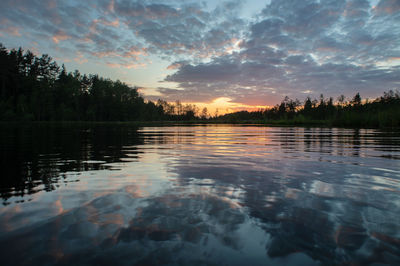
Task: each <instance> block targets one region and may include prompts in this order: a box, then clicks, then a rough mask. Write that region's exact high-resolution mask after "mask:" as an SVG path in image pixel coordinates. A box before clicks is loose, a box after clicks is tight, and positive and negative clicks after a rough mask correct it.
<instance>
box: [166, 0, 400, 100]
mask: <svg viewBox="0 0 400 266" xmlns="http://www.w3.org/2000/svg"><path fill="white" fill-rule="evenodd" d="M389 2H390V1H381V2H380V3H379V4H378V6H377V7H376V8H378V7H380V6H385V7H386V6H387V5H389V6H390V8H389V9H390V11H391V10H396V8H397V4H396V5H395V4H394V3H393V2H390V3H389ZM376 8H375V9H376ZM380 8H381V7H380ZM374 12H376V11H374V8H372V7H371V6H370V4H369V2H368V1H361V0H356V1H313V0H308V1H295V2H293V1H285V0H283V1H282V0H280V1H274V0H273V1H271V3H270V4H269V5H267V6H266V7H265V8H264V9H263V11H262V12H261V16H260V18H259V20H258V21H255V22H254V23H252V24H250V25H249V33H248V34H247V36H246V37H245V40H244V41H242V42H241V44H240V48H241V50H240V51H239V52H236V53H233V54H231V55H222V56H220V57H217V58H213V59H212V60H211V61H210V62H208V63H199V64H186V65H182V66H180V67H179V68H178V69H177V70H176V72H175V73H173V74H171V75H169V76H167V77H166V78H165V81H168V82H177V83H178V84H179V87H180V88H181V89H185V91H188V92H190V93H191V94H192V95H194V97H195V98H196V97H198V98H199V99H202V98H203V95H209V94H216V97H230V98H231V99H232V101H236V102H240V103H243V104H262V103H264V104H271V103H273V102H272V101H271V99H273V100H275V103H276V95H279V96H280V97H282V98H283V97H284V96H285V95H289V96H291V97H299V98H301V99H303V98H304V92H309V93H312V92H315V93H316V94H319V93H324V94H325V95H329V96H337V95H339V94H342V93H345V94H349V93H350V94H353V93H356V92H357V91H359V92H360V93H361V94H362V95H366V96H368V95H375V96H377V95H376V94H377V92H378V91H379V90H380V92H379V93H382V91H383V90H387V89H392V88H398V87H399V85H400V78H399V77H400V67H398V65H397V66H393V65H390V64H387V65H383V66H382V64H380V65H378V62H388V61H390V58H396V57H398V56H399V55H400V48H399V46H398V44H399V43H400V37H399V36H400V34H399V33H400V32H398V30H396V29H393V27H392V31H389V30H388V28H387V27H390V25H393V24H392V23H393V21H394V19H396V17H393V16H392V17H391V16H386V17H379V18H378V17H376V16H375V17H374V15H373V13H374ZM389 13H390V12H386V14H389ZM360 26H361V28H360ZM384 43H385V44H384ZM244 88H250V89H244ZM216 91H217V93H216ZM162 93H163V94H165V93H166V92H165V91H162ZM176 93H177V94H176V95H175V96H178V92H176ZM173 94H174V91H168V97H173ZM179 94H180V95H182V94H183V95H184V94H185V93H184V92H182V91H179ZM271 96H272V97H271ZM314 96H316V95H314Z"/></svg>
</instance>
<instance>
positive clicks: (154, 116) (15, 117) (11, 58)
mask: <svg viewBox="0 0 400 266" xmlns="http://www.w3.org/2000/svg"><path fill="white" fill-rule="evenodd" d="M0 90H1V91H0V95H1V99H0V120H2V121H162V120H174V121H180V120H194V119H196V118H197V119H199V118H200V116H202V115H201V114H199V115H198V116H197V114H198V113H199V110H198V108H197V107H196V106H195V105H191V104H182V103H181V102H180V101H176V102H175V103H167V102H166V101H163V100H158V101H157V102H152V101H145V100H144V98H143V97H142V96H141V95H140V94H139V93H138V88H137V87H130V86H128V85H127V84H125V83H123V82H121V81H119V80H117V81H112V80H110V79H105V78H102V77H99V76H98V75H85V74H84V75H82V74H81V73H80V72H79V71H78V70H75V71H74V72H67V70H66V69H65V66H64V65H62V66H61V67H60V66H58V65H57V63H56V62H55V61H53V59H52V58H51V57H50V56H48V55H46V54H44V55H42V56H41V57H38V56H36V55H34V54H33V53H32V52H31V51H29V50H28V51H26V52H24V51H23V50H22V49H21V48H19V49H18V50H15V49H12V50H10V51H8V50H7V49H6V48H5V47H4V46H3V45H2V44H0ZM205 112H206V113H207V111H205ZM202 114H203V116H204V110H203V112H202Z"/></svg>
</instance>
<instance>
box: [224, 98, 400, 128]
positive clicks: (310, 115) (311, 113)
mask: <svg viewBox="0 0 400 266" xmlns="http://www.w3.org/2000/svg"><path fill="white" fill-rule="evenodd" d="M217 120H219V121H225V122H230V123H235V122H240V121H242V122H243V121H260V122H262V123H271V124H288V125H296V124H300V125H307V124H315V125H327V126H346V127H400V93H399V91H398V90H396V91H393V90H389V91H388V92H384V93H383V96H381V97H378V98H376V99H375V100H372V101H371V100H369V99H365V100H362V98H361V96H360V94H359V93H357V94H356V95H355V96H354V97H353V98H352V99H349V100H348V101H346V97H345V96H344V95H341V96H339V97H338V98H337V101H334V100H333V98H332V97H330V98H328V99H325V98H324V96H323V95H322V94H321V96H320V99H319V100H317V99H313V100H312V99H311V98H310V97H307V98H306V99H305V101H304V102H300V101H299V100H298V99H295V100H292V99H290V98H289V97H285V98H284V99H283V101H282V102H281V103H280V104H277V105H275V106H274V107H272V108H268V109H265V110H258V111H254V112H247V111H241V112H236V113H231V114H225V115H223V116H220V117H218V118H217Z"/></svg>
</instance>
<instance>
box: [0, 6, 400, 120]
mask: <svg viewBox="0 0 400 266" xmlns="http://www.w3.org/2000/svg"><path fill="white" fill-rule="evenodd" d="M0 43H2V44H3V45H4V46H5V47H7V48H8V49H11V48H18V47H22V48H23V49H25V50H27V49H29V50H31V51H32V52H34V53H36V54H37V55H41V54H49V55H50V56H51V57H52V58H53V59H55V60H56V61H57V63H58V64H59V65H61V64H65V66H66V67H67V70H68V71H73V70H75V69H79V70H80V72H81V73H86V74H99V75H100V76H103V77H106V78H110V79H113V80H116V79H119V80H121V81H123V82H125V83H127V84H129V85H132V86H138V87H140V88H141V89H140V93H141V94H142V95H143V96H144V97H145V98H146V99H149V100H157V99H159V98H161V99H164V100H167V101H170V102H172V101H176V100H180V101H181V102H183V103H194V104H196V105H198V106H199V107H202V106H207V107H208V108H209V110H210V111H212V112H215V109H216V108H218V109H219V113H220V114H221V113H224V112H232V111H237V110H243V109H247V110H254V109H258V108H264V107H266V106H273V105H275V104H277V103H279V102H280V101H281V100H282V99H283V98H284V97H285V96H289V97H290V98H292V99H295V98H298V99H300V100H304V99H305V98H306V97H307V96H310V97H312V98H319V96H320V94H323V95H324V96H325V97H334V98H336V97H337V96H339V95H341V94H343V95H345V96H346V97H347V99H350V98H351V97H353V96H354V95H355V94H356V93H357V92H359V93H360V94H361V96H362V97H363V98H370V99H373V98H376V97H378V96H380V95H382V93H383V92H384V91H388V90H390V89H393V90H396V89H400V0H380V1H379V0H349V1H345V0H301V1H298V0H269V1H259V0H247V1H236V0H232V1H215V0H214V1H191V0H181V1H177V0H164V1H153V0H143V1H138V0H99V1H90V0H88V1H81V0H80V1H77V0H69V1H61V0H60V1H59V0H1V2H0Z"/></svg>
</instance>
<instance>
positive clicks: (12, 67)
mask: <svg viewBox="0 0 400 266" xmlns="http://www.w3.org/2000/svg"><path fill="white" fill-rule="evenodd" d="M0 88H1V92H0V93H1V99H0V121H139V122H140V121H193V122H200V121H204V122H218V123H266V124H277V125H326V126H346V127H399V126H400V93H399V91H398V90H396V91H393V90H389V91H388V92H384V94H383V96H381V97H378V98H377V99H375V100H368V99H366V100H362V98H361V96H360V94H359V93H357V94H356V95H355V96H354V97H353V98H352V99H349V100H348V101H347V100H346V98H345V96H343V95H341V96H339V97H338V98H337V100H336V101H334V99H333V98H328V99H325V98H324V96H323V95H322V94H321V96H320V99H319V100H317V99H311V98H310V97H307V98H306V99H305V101H304V102H300V101H299V100H298V99H295V100H292V99H290V98H289V97H285V98H284V99H283V101H282V102H281V103H280V104H277V105H276V106H274V107H272V108H267V109H264V110H262V109H260V110H258V111H252V112H249V111H239V112H235V113H229V114H224V115H210V114H209V113H208V110H207V108H203V109H202V110H201V111H200V110H199V108H198V107H197V106H195V105H193V104H182V103H181V102H180V101H179V100H177V101H176V102H174V103H169V102H167V101H165V100H161V99H160V100H158V101H157V102H153V101H146V100H145V99H144V98H143V97H142V96H141V95H140V94H139V92H138V87H131V86H128V85H127V84H125V83H123V82H121V81H119V80H117V81H112V80H110V79H106V78H102V77H99V76H98V75H86V74H83V75H82V74H81V73H80V72H79V71H78V70H75V71H74V72H67V70H66V68H65V66H64V65H62V66H61V67H60V66H59V65H58V64H57V63H56V62H55V61H53V59H52V58H51V57H50V56H49V55H47V54H44V55H42V56H41V57H38V56H36V55H34V54H33V53H32V52H31V51H29V50H27V51H26V52H25V51H24V50H23V49H22V48H19V49H18V50H15V49H12V50H7V49H6V48H5V47H4V46H3V45H2V44H0Z"/></svg>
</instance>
